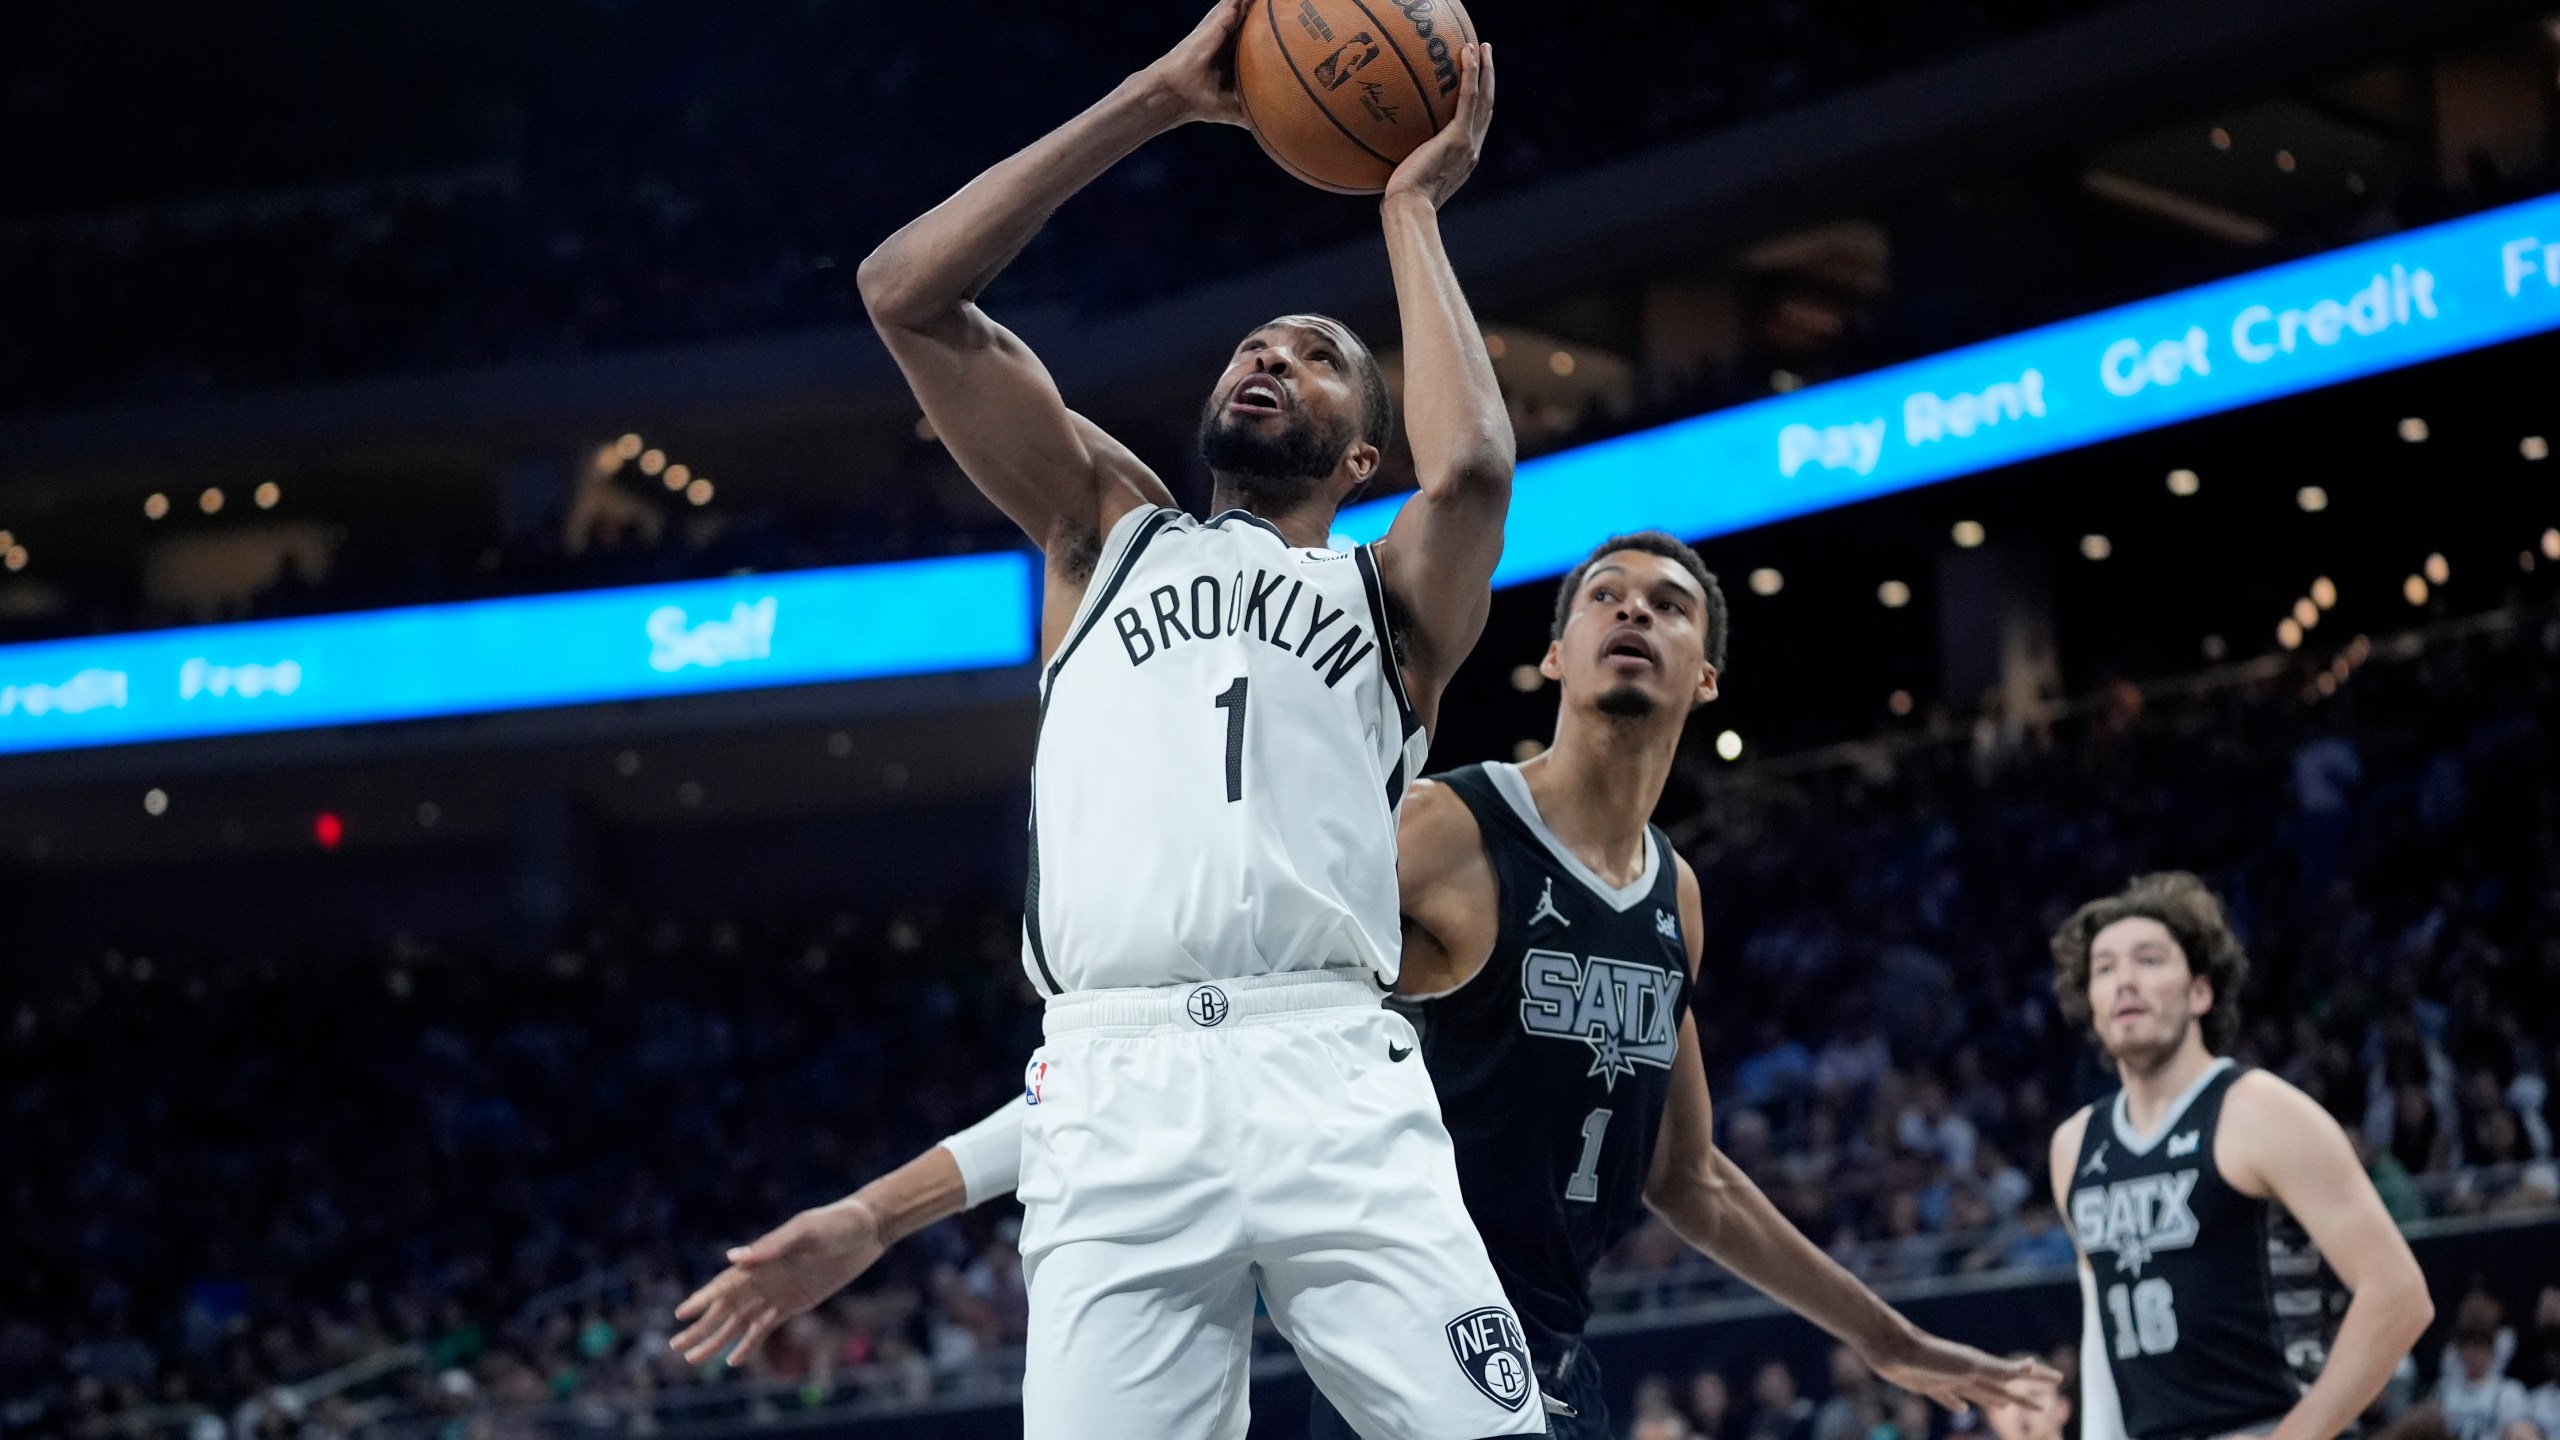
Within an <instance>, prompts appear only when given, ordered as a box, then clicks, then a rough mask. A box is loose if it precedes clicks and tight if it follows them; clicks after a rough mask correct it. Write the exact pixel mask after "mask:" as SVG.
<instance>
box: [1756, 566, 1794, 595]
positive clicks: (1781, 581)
mask: <svg viewBox="0 0 2560 1440" xmlns="http://www.w3.org/2000/svg"><path fill="white" fill-rule="evenodd" d="M1786 588H1787V577H1786V576H1784V575H1781V574H1779V573H1778V572H1777V571H1776V570H1774V569H1772V568H1770V567H1769V566H1766V565H1763V566H1761V567H1760V568H1759V569H1757V570H1754V571H1752V572H1751V593H1752V594H1754V595H1759V596H1764V597H1765V596H1769V595H1775V594H1777V593H1778V592H1779V591H1781V590H1784V589H1786Z"/></svg>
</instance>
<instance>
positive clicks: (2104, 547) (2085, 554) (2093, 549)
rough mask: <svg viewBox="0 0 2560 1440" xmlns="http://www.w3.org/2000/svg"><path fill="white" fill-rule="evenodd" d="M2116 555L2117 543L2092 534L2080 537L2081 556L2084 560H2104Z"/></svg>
mask: <svg viewBox="0 0 2560 1440" xmlns="http://www.w3.org/2000/svg"><path fill="white" fill-rule="evenodd" d="M2114 553H2116V542H2114V541H2113V540H2110V539H2108V538H2107V537H2106V536H2104V535H2099V534H2095V533H2092V534H2088V535H2083V536H2081V537H2080V556H2081V558H2082V559H2084V560H2104V559H2106V558H2107V557H2108V556H2110V555H2113V554H2114Z"/></svg>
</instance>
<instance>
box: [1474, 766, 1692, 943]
mask: <svg viewBox="0 0 2560 1440" xmlns="http://www.w3.org/2000/svg"><path fill="white" fill-rule="evenodd" d="M1484 773H1485V778H1487V779H1489V780H1491V781H1492V782H1493V788H1494V789H1496V790H1498V791H1500V792H1502V798H1503V799H1505V800H1508V801H1510V802H1511V808H1512V810H1513V812H1514V813H1516V814H1518V815H1519V817H1520V823H1522V824H1524V825H1526V826H1528V827H1529V833H1530V834H1532V835H1535V836H1537V837H1538V843H1539V844H1541V845H1544V846H1546V847H1547V853H1548V854H1549V855H1552V856H1554V857H1555V862H1556V863H1557V864H1558V865H1561V866H1563V867H1564V870H1565V873H1566V874H1568V875H1571V876H1572V877H1573V878H1574V879H1576V880H1579V881H1581V882H1582V884H1583V887H1584V888H1585V889H1587V890H1589V891H1590V892H1591V893H1592V894H1594V895H1597V896H1598V897H1600V899H1601V900H1602V901H1603V902H1604V903H1606V904H1607V905H1608V907H1609V908H1610V909H1612V910H1616V911H1618V912H1620V913H1621V914H1623V913H1625V912H1626V911H1628V910H1631V909H1634V908H1635V907H1636V906H1637V905H1638V904H1640V903H1642V902H1643V900H1644V898H1645V897H1646V896H1648V895H1651V894H1652V893H1653V886H1654V882H1655V881H1657V880H1659V879H1660V878H1662V847H1660V846H1658V845H1656V844H1654V843H1653V827H1652V826H1650V825H1648V826H1646V827H1645V831H1644V871H1643V873H1641V874H1639V875H1637V876H1636V878H1635V879H1633V880H1631V881H1629V882H1628V883H1627V884H1625V885H1612V884H1610V883H1609V882H1608V881H1606V880H1603V879H1601V878H1600V874H1599V872H1598V871H1596V870H1593V869H1592V868H1591V867H1590V866H1588V865H1585V864H1583V863H1582V857H1581V856H1579V855H1576V854H1574V853H1573V852H1572V851H1571V850H1568V849H1566V848H1565V843H1564V842H1563V841H1562V840H1559V839H1557V838H1556V832H1554V831H1553V830H1550V829H1548V828H1547V819H1546V817H1545V816H1543V815H1540V814H1539V813H1538V801H1537V798H1536V797H1535V796H1533V795H1531V794H1530V793H1529V781H1528V778H1527V777H1526V776H1523V775H1522V774H1521V773H1520V767H1519V766H1517V765H1512V764H1508V763H1506V762H1504V761H1500V760H1488V761H1486V762H1485V767H1484Z"/></svg>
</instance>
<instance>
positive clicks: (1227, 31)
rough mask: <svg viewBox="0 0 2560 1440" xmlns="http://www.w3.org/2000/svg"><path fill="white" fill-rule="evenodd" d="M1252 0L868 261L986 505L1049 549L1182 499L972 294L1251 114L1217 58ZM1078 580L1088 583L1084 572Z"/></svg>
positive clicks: (1065, 550) (1221, 2)
mask: <svg viewBox="0 0 2560 1440" xmlns="http://www.w3.org/2000/svg"><path fill="white" fill-rule="evenodd" d="M1240 8H1241V0H1218V3H1217V4H1216V5H1214V6H1212V7H1211V9H1210V11H1209V13H1208V14H1207V15H1206V16H1205V17H1204V18H1203V19H1202V20H1201V21H1200V23H1199V25H1197V26H1196V27H1194V28H1193V30H1192V31H1191V33H1190V34H1189V35H1187V36H1185V37H1184V38H1183V41H1182V43H1181V44H1179V45H1177V46H1175V47H1174V48H1173V49H1172V50H1171V51H1169V52H1167V53H1166V54H1165V56H1164V57H1163V58H1162V59H1159V60H1157V61H1156V62H1155V63H1154V64H1152V65H1149V66H1148V67H1147V68H1145V69H1144V70H1141V71H1139V72H1138V73H1137V74H1135V75H1132V76H1130V77H1129V78H1128V79H1127V80H1125V81H1123V82H1121V84H1120V85H1119V86H1118V88H1116V89H1114V90H1113V91H1112V92H1111V93H1110V94H1109V95H1107V96H1105V97H1103V99H1102V100H1101V101H1099V102H1098V103H1096V104H1095V105H1094V106H1093V107H1092V108H1090V109H1088V110H1086V111H1085V112H1084V113H1083V114H1081V115H1078V116H1077V117H1075V118H1074V119H1073V120H1070V121H1068V122H1067V123H1066V124H1064V125H1062V126H1060V127H1058V128H1057V129H1056V130H1053V131H1051V132H1049V133H1048V134H1047V135H1045V136H1042V137H1041V138H1040V139H1039V140H1037V141H1035V142H1033V144H1032V145H1031V146H1029V147H1028V148H1027V149H1024V150H1022V151H1020V152H1019V153H1017V154H1015V155H1013V156H1011V157H1010V158H1008V159H1006V160H1004V161H1002V162H1000V163H998V164H997V165H995V166H994V167H993V168H991V169H989V170H987V171H986V172H985V173H984V174H982V175H980V176H978V178H976V179H974V180H972V181H970V182H969V183H968V184H967V185H965V186H963V187H961V190H960V192H959V193H958V194H956V195H954V196H952V197H951V198H950V199H948V200H945V201H943V202H942V203H941V204H939V205H937V206H935V207H933V208H932V209H931V210H928V211H926V212H925V213H924V214H923V215H922V216H919V217H918V218H917V219H915V220H914V221H912V222H910V223H909V224H908V225H907V226H906V227H905V228H904V229H902V230H900V231H898V232H897V233H896V234H894V235H892V236H890V237H889V238H888V239H886V240H884V241H882V242H881V243H880V247H879V248H878V249H876V250H874V251H872V252H871V254H870V256H869V257H868V258H867V259H865V260H864V261H863V262H862V269H861V272H860V280H861V285H862V299H863V304H864V305H865V306H866V307H867V308H868V309H869V310H870V312H871V319H872V323H873V324H874V325H876V326H878V327H879V330H880V336H881V339H882V340H883V341H885V342H886V343H887V344H888V347H889V353H890V354H891V355H893V356H895V357H896V359H897V362H898V368H899V369H900V370H902V371H904V372H905V373H906V377H907V383H908V384H909V385H910V386H912V387H913V388H914V390H915V394H916V398H917V399H918V400H919V401H921V402H922V403H923V405H924V413H925V415H926V417H927V418H928V419H930V420H931V421H932V422H933V426H934V430H935V431H936V433H938V434H939V435H940V436H941V437H942V441H943V443H944V444H945V445H947V446H949V447H950V450H951V454H952V456H953V458H954V459H956V460H958V461H959V462H960V467H961V469H963V470H965V471H967V472H968V475H969V478H970V479H971V480H972V481H974V482H976V484H977V486H978V488H979V489H981V490H983V491H985V492H986V494H987V497H988V498H989V499H991V500H993V501H995V503H996V504H997V505H998V506H999V507H1000V508H1002V509H1003V510H1004V512H1005V513H1006V514H1007V515H1008V516H1011V517H1012V519H1013V520H1014V522H1015V523H1016V524H1018V525H1020V526H1021V527H1022V528H1023V530H1024V531H1025V532H1026V533H1028V534H1029V535H1030V536H1031V538H1032V539H1033V540H1034V541H1035V542H1037V543H1038V544H1039V545H1040V546H1041V548H1042V549H1043V550H1045V551H1047V552H1048V553H1049V556H1050V561H1051V567H1052V570H1053V573H1054V572H1055V571H1056V570H1057V569H1058V568H1059V566H1060V562H1061V557H1062V556H1063V557H1066V558H1067V560H1068V561H1069V562H1070V566H1071V564H1072V560H1073V557H1075V556H1077V555H1079V554H1083V555H1089V554H1090V552H1091V550H1092V548H1093V545H1094V542H1095V540H1096V538H1097V537H1098V536H1099V534H1100V533H1101V532H1103V531H1105V530H1107V529H1108V528H1109V527H1110V525H1111V524H1112V522H1113V521H1115V520H1117V519H1118V518H1119V517H1120V516H1121V515H1123V514H1126V513H1127V512H1128V511H1129V510H1130V509H1131V508H1133V507H1135V506H1137V505H1139V504H1143V503H1157V504H1170V503H1171V501H1172V497H1171V495H1170V493H1169V492H1167V491H1166V490H1165V488H1164V485H1163V483H1162V482H1161V481H1159V480H1157V479H1156V477H1155V475H1154V474H1153V473H1151V472H1150V471H1148V470H1147V468H1146V467H1145V466H1144V465H1142V464H1140V463H1139V462H1138V460H1137V458H1136V457H1135V456H1133V455H1131V454H1129V452H1128V451H1127V450H1125V449H1122V448H1121V447H1120V446H1118V445H1116V444H1112V443H1110V441H1109V440H1108V437H1105V436H1103V435H1102V433H1101V432H1100V431H1099V430H1098V429H1096V428H1095V427H1094V426H1092V425H1091V424H1090V423H1089V422H1085V421H1083V420H1082V419H1081V418H1080V417H1078V416H1075V415H1073V414H1071V413H1070V412H1069V411H1068V409H1067V407H1066V404H1065V402H1064V401H1063V400H1061V399H1060V398H1059V395H1058V388H1057V385H1056V383H1055V382H1054V381H1052V380H1051V378H1050V376H1049V372H1048V370H1047V369H1046V368H1045V367H1044V366H1042V365H1041V363H1040V360H1039V358H1038V357H1037V356H1035V355H1033V354H1032V353H1031V351H1030V348H1029V347H1028V346H1025V345H1024V344H1023V343H1022V341H1021V340H1020V339H1019V338H1017V337H1016V336H1015V335H1014V334H1013V333H1012V332H1011V331H1009V330H1007V329H1005V328H1004V327H1003V326H1001V325H999V324H997V323H996V322H995V321H993V320H991V319H989V318H988V317H987V314H986V312H985V311H983V310H981V309H979V308H978V304H977V298H978V296H979V294H980V293H981V292H983V291H984V290H985V289H986V287H987V285H988V284H989V282H991V281H993V280H994V279H995V277H996V275H997V273H998V272H1000V271H1001V270H1003V269H1004V267H1005V265H1006V264H1007V263H1009V262H1010V261H1011V260H1012V259H1013V257H1014V256H1015V255H1016V254H1018V253H1020V251H1021V250H1022V247H1023V246H1025V245H1027V244H1029V243H1030V242H1031V238H1032V236H1033V235H1035V234H1037V233H1038V232H1039V229H1040V227H1041V226H1042V225H1043V224H1045V223H1046V222H1047V221H1048V218H1049V215H1050V213H1051V212H1052V211H1054V210H1056V209H1057V208H1058V206H1059V205H1061V204H1063V203H1064V202H1065V201H1066V199H1067V198H1068V197H1069V196H1071V195H1073V194H1075V193H1076V192H1077V191H1079V190H1081V189H1083V188H1084V187H1085V186H1086V185H1088V184H1091V183H1092V182H1093V180H1094V179H1095V177H1097V176H1099V175H1101V174H1102V172H1103V171H1105V170H1108V169H1110V168H1111V166H1112V165H1114V164H1116V163H1117V162H1118V161H1119V160H1120V159H1121V158H1122V157H1123V156H1125V155H1127V154H1128V153H1129V152H1130V151H1132V150H1135V149H1137V148H1138V147H1139V146H1140V145H1142V144H1144V143H1146V142H1147V141H1148V140H1150V139H1153V138H1154V137H1156V136H1157V135H1160V134H1163V133H1164V132H1165V131H1167V130H1170V129H1173V128H1174V127H1176V126H1178V125H1184V124H1188V123H1190V122H1192V121H1195V120H1215V121H1228V122H1233V121H1236V120H1238V119H1239V118H1240V113H1239V111H1238V110H1237V107H1236V101H1235V97H1234V94H1233V93H1232V90H1231V88H1230V87H1229V85H1228V84H1227V83H1226V81H1225V80H1224V79H1223V78H1222V76H1221V74H1220V63H1221V60H1220V57H1221V56H1222V55H1223V53H1224V52H1225V50H1226V48H1227V45H1228V42H1229V39H1230V37H1231V36H1232V35H1233V33H1234V30H1235V23H1236V15H1237V12H1238V11H1239V9H1240ZM1070 578H1073V579H1077V580H1079V581H1080V577H1073V576H1071V577H1070Z"/></svg>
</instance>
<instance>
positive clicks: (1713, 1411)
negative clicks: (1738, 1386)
mask: <svg viewBox="0 0 2560 1440" xmlns="http://www.w3.org/2000/svg"><path fill="white" fill-rule="evenodd" d="M1689 1428H1690V1429H1692V1430H1694V1431H1695V1432H1697V1436H1698V1440H1739V1435H1740V1427H1739V1426H1738V1425H1736V1424H1735V1422H1734V1414H1733V1389H1732V1387H1731V1386H1729V1385H1727V1384H1726V1383H1725V1378H1724V1372H1723V1371H1721V1370H1701V1371H1698V1372H1697V1373H1696V1374H1694V1375H1691V1376H1690V1377H1689Z"/></svg>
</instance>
